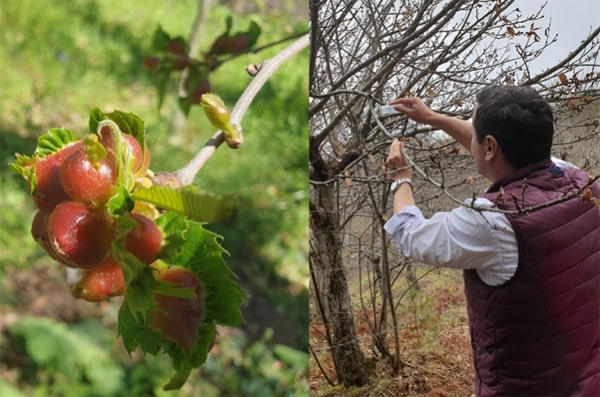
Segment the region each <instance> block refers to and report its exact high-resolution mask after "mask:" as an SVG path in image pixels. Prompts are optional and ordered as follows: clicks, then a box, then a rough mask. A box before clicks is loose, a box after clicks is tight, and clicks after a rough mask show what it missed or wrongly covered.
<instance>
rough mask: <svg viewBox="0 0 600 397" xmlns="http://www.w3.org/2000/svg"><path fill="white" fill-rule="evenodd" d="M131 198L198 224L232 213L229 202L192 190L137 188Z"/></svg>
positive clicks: (160, 187) (165, 187)
mask: <svg viewBox="0 0 600 397" xmlns="http://www.w3.org/2000/svg"><path fill="white" fill-rule="evenodd" d="M131 197H132V198H133V199H134V200H140V201H145V202H147V203H151V204H154V205H156V206H158V207H161V208H164V209H166V210H170V211H175V212H177V213H179V214H183V215H186V216H189V217H190V218H193V219H195V220H197V221H198V222H208V223H210V222H215V221H217V220H219V219H221V218H222V217H224V216H227V215H229V214H230V213H231V211H232V209H233V208H232V205H231V204H230V202H229V200H227V199H225V198H223V197H221V196H216V195H214V194H211V193H206V192H200V191H195V190H193V188H187V187H186V188H171V187H167V186H156V185H154V186H152V187H151V188H150V189H147V188H139V189H137V190H135V191H134V192H133V193H132V194H131Z"/></svg>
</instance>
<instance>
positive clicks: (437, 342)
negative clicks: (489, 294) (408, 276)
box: [309, 275, 474, 397]
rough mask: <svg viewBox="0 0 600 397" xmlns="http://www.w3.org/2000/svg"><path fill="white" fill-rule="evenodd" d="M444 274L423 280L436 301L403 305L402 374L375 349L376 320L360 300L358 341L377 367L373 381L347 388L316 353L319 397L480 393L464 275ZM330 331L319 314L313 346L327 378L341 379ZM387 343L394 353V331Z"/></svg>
mask: <svg viewBox="0 0 600 397" xmlns="http://www.w3.org/2000/svg"><path fill="white" fill-rule="evenodd" d="M440 277H441V276H439V275H432V276H431V277H430V278H426V279H424V280H423V281H422V282H421V283H420V291H419V293H418V294H419V296H420V298H419V300H420V301H421V302H425V301H426V302H430V304H427V305H426V308H424V307H421V308H420V309H419V308H416V306H413V307H411V305H410V304H407V305H400V306H399V307H400V310H399V313H398V323H399V324H402V326H400V330H401V331H400V341H401V344H402V347H401V350H400V357H401V360H402V362H403V364H404V365H403V366H402V368H401V369H400V371H399V373H398V374H396V375H394V374H392V369H391V366H390V364H389V362H388V361H387V360H386V359H385V358H382V356H381V355H380V354H377V355H375V353H374V351H375V350H376V348H375V347H374V346H373V343H372V339H371V333H372V331H371V330H370V328H369V325H368V323H367V319H369V321H371V320H372V313H365V311H364V310H363V309H362V308H361V307H360V306H357V305H355V310H354V320H355V326H356V331H357V336H358V340H359V342H360V345H361V349H362V351H363V352H364V354H365V355H366V356H367V360H368V361H369V363H370V365H372V366H373V368H375V371H374V374H375V375H373V377H372V379H371V382H370V383H369V384H368V385H366V386H364V387H362V388H360V389H357V388H355V389H345V388H344V387H342V386H339V385H337V386H333V387H332V386H330V384H329V383H328V381H327V379H326V378H325V376H324V375H323V373H322V372H321V370H320V369H319V366H318V365H317V363H316V361H315V358H314V356H311V358H310V368H309V379H310V383H309V384H310V395H311V396H319V397H350V396H427V397H452V396H456V397H458V396H460V397H466V396H467V397H468V396H472V395H474V389H473V366H472V361H471V360H472V355H471V345H470V338H469V328H468V320H467V314H466V306H465V305H466V303H465V302H464V299H465V297H464V292H463V285H462V278H460V277H452V278H451V279H448V278H446V277H443V280H439V278H440ZM436 278H438V280H436ZM440 281H442V282H440ZM363 291H364V290H363ZM352 301H353V303H354V302H355V301H356V296H354V295H353V296H352ZM417 306H418V305H417ZM421 306H424V305H421ZM419 311H420V312H419ZM324 335H325V328H324V326H323V324H322V322H320V321H315V319H314V317H313V318H312V321H311V325H310V335H309V337H310V344H311V348H312V349H313V351H315V352H317V357H318V359H319V362H320V364H321V366H322V367H323V368H324V370H325V372H326V373H327V377H329V378H330V379H331V380H332V381H333V382H334V383H336V384H337V379H336V377H335V369H334V366H333V362H332V360H331V355H330V354H329V353H328V346H327V342H326V339H325V337H324ZM387 343H388V347H389V349H390V352H391V353H392V354H393V352H394V340H393V334H392V333H389V334H388V337H387ZM377 353H379V352H377Z"/></svg>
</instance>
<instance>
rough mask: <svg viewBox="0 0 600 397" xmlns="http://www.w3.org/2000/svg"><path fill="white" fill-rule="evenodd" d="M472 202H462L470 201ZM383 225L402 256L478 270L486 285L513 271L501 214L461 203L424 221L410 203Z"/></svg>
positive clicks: (511, 238)
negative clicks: (474, 208)
mask: <svg viewBox="0 0 600 397" xmlns="http://www.w3.org/2000/svg"><path fill="white" fill-rule="evenodd" d="M552 160H553V161H554V163H555V164H556V165H558V166H559V167H561V168H570V167H574V166H573V165H572V164H570V163H567V162H565V161H562V160H559V159H556V158H554V157H553V158H552ZM471 202H472V199H468V200H465V203H466V204H468V205H470V204H471ZM493 205H494V204H493V203H492V202H491V201H489V200H488V199H485V198H478V199H476V200H475V206H478V207H493ZM384 228H385V231H386V232H387V233H388V234H389V235H390V236H391V238H392V241H393V243H394V245H395V246H396V248H397V249H398V250H400V251H401V252H402V254H403V255H404V256H406V257H408V258H411V259H414V260H416V261H418V262H422V263H425V264H428V265H433V266H439V267H448V268H453V269H476V271H477V274H478V275H479V277H480V278H481V280H482V281H483V282H485V283H486V284H488V285H492V286H495V285H501V284H503V283H505V282H506V281H508V280H510V278H511V277H512V276H513V275H514V274H515V272H516V271H517V265H518V263H519V247H518V244H517V238H516V236H515V232H514V230H513V228H512V225H511V224H510V222H509V221H508V219H507V218H506V216H505V215H504V214H502V213H499V212H485V211H483V212H478V211H475V210H472V209H471V208H468V207H463V206H460V207H458V208H456V209H454V210H452V211H450V212H438V213H436V214H435V215H433V216H432V217H431V218H430V219H425V217H424V216H423V214H422V213H421V210H419V208H417V207H416V206H414V205H409V206H406V207H404V208H403V209H402V211H400V212H399V213H397V214H395V215H394V216H393V217H392V218H391V219H390V220H389V221H388V222H387V223H386V224H385V226H384Z"/></svg>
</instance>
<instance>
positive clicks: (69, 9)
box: [0, 0, 308, 397]
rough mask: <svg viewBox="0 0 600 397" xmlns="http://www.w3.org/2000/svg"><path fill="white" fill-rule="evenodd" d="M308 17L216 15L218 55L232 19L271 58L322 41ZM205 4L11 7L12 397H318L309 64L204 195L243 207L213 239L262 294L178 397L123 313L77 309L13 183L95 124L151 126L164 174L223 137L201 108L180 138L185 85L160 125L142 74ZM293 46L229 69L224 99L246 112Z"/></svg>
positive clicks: (7, 56)
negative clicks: (270, 67) (249, 96)
mask: <svg viewBox="0 0 600 397" xmlns="http://www.w3.org/2000/svg"><path fill="white" fill-rule="evenodd" d="M301 3H302V2H301V1H282V2H274V3H273V4H274V5H270V4H269V3H265V2H263V1H258V0H257V1H241V2H232V1H230V2H229V4H223V3H215V4H213V6H212V8H211V12H210V15H209V18H208V21H207V25H206V29H205V31H204V34H203V36H202V45H201V49H204V50H206V49H208V47H209V46H210V44H211V43H212V41H213V40H214V39H215V38H216V36H217V35H218V34H220V33H221V32H222V31H223V30H224V27H225V19H226V18H227V16H229V15H231V16H232V17H233V20H234V26H233V30H234V31H236V30H244V29H246V27H247V26H248V24H249V21H250V20H255V21H256V22H258V23H259V25H260V26H261V28H262V30H263V34H262V35H261V37H260V39H259V42H258V46H262V45H266V44H268V43H271V42H275V41H278V40H281V39H284V38H286V37H290V36H292V35H294V34H297V33H301V32H305V31H307V29H308V23H307V20H308V18H307V15H306V8H307V7H306V6H305V5H304V4H301ZM198 6H199V1H193V0H170V1H168V0H143V1H142V0H135V1H133V0H129V1H123V0H77V1H64V0H63V1H59V0H0V65H1V66H2V73H0V161H1V165H0V183H1V186H0V188H1V192H0V198H1V204H0V205H1V208H2V210H1V211H0V217H1V219H0V225H1V230H0V278H1V281H0V332H1V334H0V351H1V356H0V395H1V396H2V397H8V396H22V395H25V396H29V395H31V396H155V395H156V396H162V395H165V396H166V395H168V396H198V395H202V396H220V395H223V396H237V395H239V396H280V395H281V396H286V395H289V396H292V395H308V392H307V389H308V383H307V379H306V369H307V368H306V367H307V365H308V356H307V349H308V340H307V329H308V291H307V287H308V266H307V255H308V243H307V241H308V211H307V206H308V204H307V203H308V185H307V180H308V175H307V168H308V167H307V166H306V165H307V159H308V153H307V150H308V122H307V121H308V114H307V109H308V107H307V105H308V81H307V76H308V72H307V70H308V51H307V50H304V51H302V52H301V53H300V54H298V55H296V56H295V57H294V58H292V59H291V60H290V61H288V62H287V63H286V64H284V66H283V67H282V68H280V70H278V71H277V72H276V73H275V74H274V76H273V77H272V78H271V79H270V80H269V82H268V83H267V84H266V85H265V86H264V87H263V88H262V89H261V91H260V93H259V95H258V97H257V98H256V99H255V100H254V102H253V103H252V104H251V105H250V108H249V110H248V112H247V113H246V115H245V117H244V120H243V122H242V127H243V129H244V133H245V143H244V146H242V148H241V149H239V150H237V151H232V150H230V149H228V148H227V147H225V146H223V147H221V148H219V150H217V152H216V154H215V155H214V156H213V157H212V158H211V159H210V160H209V162H208V163H207V164H206V166H205V167H204V168H203V169H202V170H201V171H200V173H199V175H198V176H197V178H196V181H195V184H196V185H197V186H199V187H200V188H202V189H206V190H208V191H211V192H215V193H221V194H227V195H233V196H234V197H235V199H236V202H237V211H236V213H235V215H234V216H232V217H230V218H228V219H225V220H223V221H221V222H219V223H218V224H214V225H208V226H207V228H209V229H211V230H213V231H215V232H217V233H219V234H220V235H222V236H223V237H224V240H223V246H224V247H225V249H226V250H227V251H228V252H229V253H230V254H231V256H229V257H226V258H225V259H226V261H227V263H228V264H229V266H230V267H231V269H232V270H233V272H234V273H236V274H237V275H238V279H237V281H238V282H239V283H240V284H241V285H242V287H243V288H244V289H245V290H246V291H247V292H248V293H249V295H250V298H249V299H248V302H247V305H246V306H244V307H243V308H242V309H243V311H244V317H245V319H246V324H244V325H243V326H241V327H239V328H222V329H220V330H219V333H220V336H219V339H218V340H217V344H216V346H215V348H214V349H213V350H212V352H211V355H210V357H209V359H208V361H207V363H206V364H205V365H204V366H203V367H202V368H201V369H199V370H196V371H194V372H193V373H192V376H191V377H190V380H189V381H188V383H187V384H186V385H185V386H184V388H182V389H181V390H179V391H176V392H169V393H167V392H163V391H162V390H161V388H162V386H163V385H164V384H165V383H166V382H167V381H168V380H169V378H170V376H171V375H172V373H173V371H172V370H171V368H170V361H169V360H168V358H167V357H162V356H159V357H153V356H147V357H143V356H142V355H139V354H134V355H133V356H132V357H128V356H127V354H126V353H125V351H124V349H123V346H122V343H121V340H120V339H119V338H117V335H116V314H117V311H118V308H119V305H120V300H119V299H113V300H112V301H111V302H102V303H98V304H94V303H88V302H84V301H78V300H75V299H73V298H72V297H71V296H70V292H69V289H70V287H69V285H68V283H67V280H66V275H65V268H64V267H63V266H61V265H59V264H57V263H55V262H53V261H52V260H51V259H50V258H49V257H48V256H46V255H45V254H44V252H43V251H42V250H41V248H39V247H38V246H37V245H36V243H35V242H34V241H33V239H32V238H31V236H30V227H31V221H32V219H33V216H34V214H35V211H36V210H35V207H34V205H33V203H32V201H31V199H30V197H29V194H28V188H27V186H26V183H25V181H24V180H23V179H22V178H21V177H20V176H17V175H16V174H12V173H10V172H9V171H8V163H10V162H11V161H12V160H13V158H14V154H15V152H19V153H23V154H31V153H32V152H33V150H34V149H35V146H36V138H37V137H38V136H40V135H42V134H43V133H45V132H46V131H47V130H48V129H49V128H53V127H65V128H69V129H70V130H72V131H73V132H74V133H75V134H76V135H78V136H79V137H83V135H84V134H85V133H86V132H87V123H88V117H89V111H90V109H91V108H92V107H99V108H100V109H102V110H105V111H110V110H113V109H118V110H123V111H130V112H133V113H134V114H136V115H138V116H139V117H141V118H142V119H143V120H144V121H145V125H146V129H147V133H148V144H149V147H150V149H151V151H152V164H151V168H152V170H153V171H155V172H156V171H175V170H177V169H179V168H180V167H181V166H183V165H184V164H185V163H186V162H187V161H188V160H189V159H191V157H192V156H193V155H194V154H195V153H196V152H197V151H198V150H199V149H200V147H202V145H203V144H204V143H205V141H206V140H207V139H208V138H209V137H210V136H211V135H212V134H213V133H214V128H213V127H211V126H210V125H209V124H208V122H207V121H206V119H205V117H204V113H203V111H202V110H201V108H200V107H193V108H192V110H191V112H190V115H189V117H188V120H187V123H186V124H185V125H184V126H183V127H179V128H175V127H174V125H173V123H174V120H176V119H177V117H176V114H177V101H176V85H177V77H178V76H176V77H174V78H173V84H172V89H171V91H170V92H169V94H167V97H166V98H165V103H164V104H163V107H162V109H161V110H160V112H158V111H157V95H156V91H155V89H154V88H153V85H152V75H151V74H150V73H149V72H147V71H146V70H144V69H143V68H142V62H143V59H144V58H145V57H147V56H149V55H152V54H151V53H149V48H150V44H151V40H152V34H153V32H154V30H155V28H156V26H157V24H161V25H162V27H163V28H164V29H165V31H167V32H168V33H169V34H170V35H172V36H177V35H180V36H183V37H185V38H187V39H189V36H190V34H191V30H192V26H193V23H194V19H195V17H196V14H197V10H198ZM287 44H289V42H286V43H283V44H280V45H277V46H274V47H272V48H269V49H268V50H265V51H261V52H259V53H257V54H247V55H243V56H240V57H237V58H236V59H235V60H233V61H231V62H227V63H225V64H224V65H223V66H221V67H220V68H219V69H218V70H217V71H216V72H215V73H214V74H213V75H211V84H212V88H213V91H214V92H216V93H217V94H219V95H220V96H221V97H222V98H223V99H224V101H225V103H226V104H227V105H228V106H229V107H230V108H233V106H234V105H235V102H236V100H237V98H239V97H240V95H241V94H242V92H243V90H244V88H245V87H246V86H247V85H248V84H249V83H250V81H251V77H250V76H249V75H247V74H246V72H245V71H244V69H243V67H244V66H246V65H248V64H250V63H260V62H262V61H264V60H266V59H268V58H270V57H271V56H273V55H275V54H276V53H278V52H279V51H281V50H282V49H283V48H285V46H287Z"/></svg>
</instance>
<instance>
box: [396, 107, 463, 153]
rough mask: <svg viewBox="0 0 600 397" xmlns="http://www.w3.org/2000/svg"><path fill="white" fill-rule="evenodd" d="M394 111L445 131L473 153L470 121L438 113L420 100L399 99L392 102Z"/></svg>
mask: <svg viewBox="0 0 600 397" xmlns="http://www.w3.org/2000/svg"><path fill="white" fill-rule="evenodd" d="M390 105H394V109H396V110H397V111H399V112H400V113H402V114H405V115H407V116H408V117H409V118H410V119H412V120H414V121H416V122H417V123H423V124H428V125H430V126H432V127H435V128H438V129H440V130H442V131H444V132H445V133H446V134H448V135H450V136H451V137H452V138H454V139H455V140H456V141H457V142H458V143H460V144H461V145H462V146H464V147H465V148H466V149H467V150H468V151H471V136H472V135H473V125H472V124H471V122H470V121H465V120H460V119H457V118H455V117H450V116H446V115H443V114H440V113H436V112H434V111H433V110H431V109H430V108H428V107H427V106H426V105H425V104H424V103H423V102H422V101H421V100H420V99H419V98H399V99H395V100H393V101H392V102H390Z"/></svg>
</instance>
